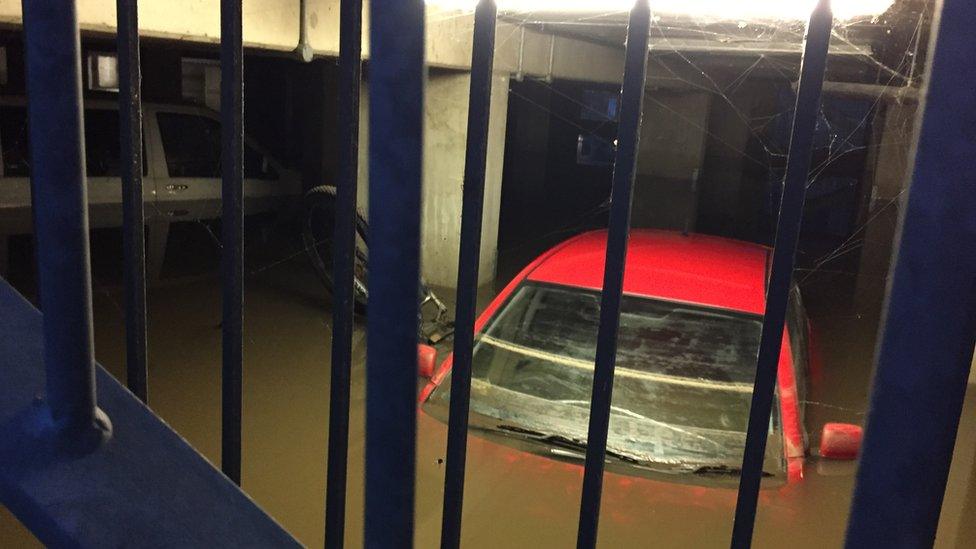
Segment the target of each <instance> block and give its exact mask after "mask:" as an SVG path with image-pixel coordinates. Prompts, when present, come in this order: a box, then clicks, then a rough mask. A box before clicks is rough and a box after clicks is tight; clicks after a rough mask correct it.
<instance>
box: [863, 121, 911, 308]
mask: <svg viewBox="0 0 976 549" xmlns="http://www.w3.org/2000/svg"><path fill="white" fill-rule="evenodd" d="M916 109H917V104H916V103H904V104H902V103H894V102H892V103H888V104H887V105H886V106H885V110H884V115H883V116H884V118H883V122H882V123H883V124H884V128H883V130H882V131H881V142H880V143H878V149H877V155H876V157H875V158H876V161H875V164H874V166H873V174H874V181H872V184H873V185H872V189H871V198H870V204H869V206H868V209H867V212H866V214H865V216H864V219H863V220H862V223H863V224H864V228H863V234H862V235H860V236H861V238H862V249H861V258H860V264H859V266H858V273H857V289H856V293H855V306H856V308H857V312H858V313H860V314H865V315H869V316H873V315H876V314H878V313H879V312H880V309H881V305H882V301H883V299H884V292H885V288H886V286H887V279H888V269H889V267H890V266H891V253H892V244H893V242H892V241H893V239H894V237H895V231H896V229H897V225H898V211H899V209H900V207H901V195H902V192H903V191H904V190H905V188H906V186H907V185H908V178H909V173H908V170H909V169H910V168H911V166H912V164H911V163H912V155H911V154H910V149H911V145H912V142H913V139H912V136H913V135H914V126H915V111H916Z"/></svg>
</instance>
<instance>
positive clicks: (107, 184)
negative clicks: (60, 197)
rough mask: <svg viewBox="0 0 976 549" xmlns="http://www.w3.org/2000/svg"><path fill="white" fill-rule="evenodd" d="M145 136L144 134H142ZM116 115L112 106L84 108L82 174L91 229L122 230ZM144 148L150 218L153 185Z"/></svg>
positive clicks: (144, 186)
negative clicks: (85, 186) (114, 228)
mask: <svg viewBox="0 0 976 549" xmlns="http://www.w3.org/2000/svg"><path fill="white" fill-rule="evenodd" d="M144 133H145V132H144ZM120 143H121V142H120V139H119V111H118V107H117V105H115V104H114V103H112V102H104V103H102V102H99V103H92V104H89V105H86V107H85V172H86V176H87V181H88V211H89V215H88V224H89V226H90V227H91V228H101V227H121V226H122V177H121V169H122V153H121V145H120ZM145 153H146V147H145V145H143V171H142V199H143V211H144V212H146V214H147V215H151V213H152V211H153V201H154V200H155V196H154V194H153V190H154V189H155V182H154V181H153V178H152V176H151V175H150V173H149V170H148V162H147V159H146V154H145Z"/></svg>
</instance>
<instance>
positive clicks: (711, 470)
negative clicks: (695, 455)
mask: <svg viewBox="0 0 976 549" xmlns="http://www.w3.org/2000/svg"><path fill="white" fill-rule="evenodd" d="M692 472H693V473H694V474H696V475H715V476H721V475H725V476H735V477H737V476H740V475H741V474H742V469H741V468H740V467H732V466H729V465H702V466H701V467H699V468H697V469H695V470H694V471H692ZM762 476H764V477H771V476H773V474H772V473H767V472H766V471H763V472H762Z"/></svg>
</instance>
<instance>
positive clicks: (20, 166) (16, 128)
mask: <svg viewBox="0 0 976 549" xmlns="http://www.w3.org/2000/svg"><path fill="white" fill-rule="evenodd" d="M0 145H2V146H3V174H4V176H5V177H27V176H29V175H30V150H29V147H28V142H27V109H26V108H25V107H0Z"/></svg>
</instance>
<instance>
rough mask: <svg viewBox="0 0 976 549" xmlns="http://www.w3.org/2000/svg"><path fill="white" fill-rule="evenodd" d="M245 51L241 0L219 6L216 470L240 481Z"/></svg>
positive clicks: (221, 3) (229, 1)
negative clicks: (219, 332)
mask: <svg viewBox="0 0 976 549" xmlns="http://www.w3.org/2000/svg"><path fill="white" fill-rule="evenodd" d="M243 69H244V49H243V42H242V29H241V0H221V2H220V124H221V156H220V157H221V172H222V174H221V175H222V178H223V181H222V184H221V199H222V210H223V211H222V212H221V225H222V227H223V233H222V235H221V251H222V254H221V258H220V259H221V266H220V267H221V269H220V271H221V272H220V276H221V283H222V287H223V323H222V328H223V334H222V335H223V338H222V342H223V366H222V369H221V425H220V427H221V430H220V435H221V436H220V469H221V470H222V471H223V472H224V474H225V475H227V477H228V478H230V479H231V480H232V481H234V483H235V484H238V485H240V483H241V408H242V394H241V383H242V370H243V366H244V336H243V330H244V164H243V158H244V122H243V120H244V70H243Z"/></svg>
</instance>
